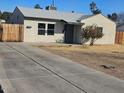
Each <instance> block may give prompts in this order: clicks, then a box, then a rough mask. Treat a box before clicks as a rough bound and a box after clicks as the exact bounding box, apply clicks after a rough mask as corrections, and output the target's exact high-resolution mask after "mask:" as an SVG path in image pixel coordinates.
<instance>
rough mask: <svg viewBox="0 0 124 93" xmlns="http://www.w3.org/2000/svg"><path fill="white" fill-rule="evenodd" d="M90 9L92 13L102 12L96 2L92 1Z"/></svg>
mask: <svg viewBox="0 0 124 93" xmlns="http://www.w3.org/2000/svg"><path fill="white" fill-rule="evenodd" d="M90 10H91V12H92V14H100V13H101V10H99V9H98V7H97V6H96V3H95V2H92V3H90Z"/></svg>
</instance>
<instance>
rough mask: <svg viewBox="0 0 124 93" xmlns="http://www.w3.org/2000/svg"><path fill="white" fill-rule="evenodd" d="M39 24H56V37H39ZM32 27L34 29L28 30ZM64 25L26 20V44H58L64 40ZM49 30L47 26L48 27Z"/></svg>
mask: <svg viewBox="0 0 124 93" xmlns="http://www.w3.org/2000/svg"><path fill="white" fill-rule="evenodd" d="M38 23H45V24H46V25H47V24H55V31H54V32H55V34H54V35H47V33H45V35H38ZM27 26H31V27H32V28H30V29H29V28H27ZM63 28H64V24H63V23H62V22H52V21H37V20H24V42H56V41H59V40H63V38H64V34H63V33H62V32H63ZM46 30H47V26H46Z"/></svg>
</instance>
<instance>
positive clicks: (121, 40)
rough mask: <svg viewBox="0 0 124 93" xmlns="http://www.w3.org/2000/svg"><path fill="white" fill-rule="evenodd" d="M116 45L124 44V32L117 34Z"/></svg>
mask: <svg viewBox="0 0 124 93" xmlns="http://www.w3.org/2000/svg"><path fill="white" fill-rule="evenodd" d="M115 43H116V44H124V31H123V32H122V31H118V32H116V38H115Z"/></svg>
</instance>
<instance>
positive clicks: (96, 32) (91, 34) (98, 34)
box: [81, 25, 103, 46]
mask: <svg viewBox="0 0 124 93" xmlns="http://www.w3.org/2000/svg"><path fill="white" fill-rule="evenodd" d="M102 37H103V32H102V28H101V27H98V26H97V25H89V26H86V27H85V28H83V29H82V31H81V40H82V44H84V43H85V42H87V41H89V40H90V46H92V45H94V42H95V40H97V39H99V38H102Z"/></svg>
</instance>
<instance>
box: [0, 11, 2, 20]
mask: <svg viewBox="0 0 124 93" xmlns="http://www.w3.org/2000/svg"><path fill="white" fill-rule="evenodd" d="M1 18H2V12H1V11H0V19H1Z"/></svg>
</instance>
